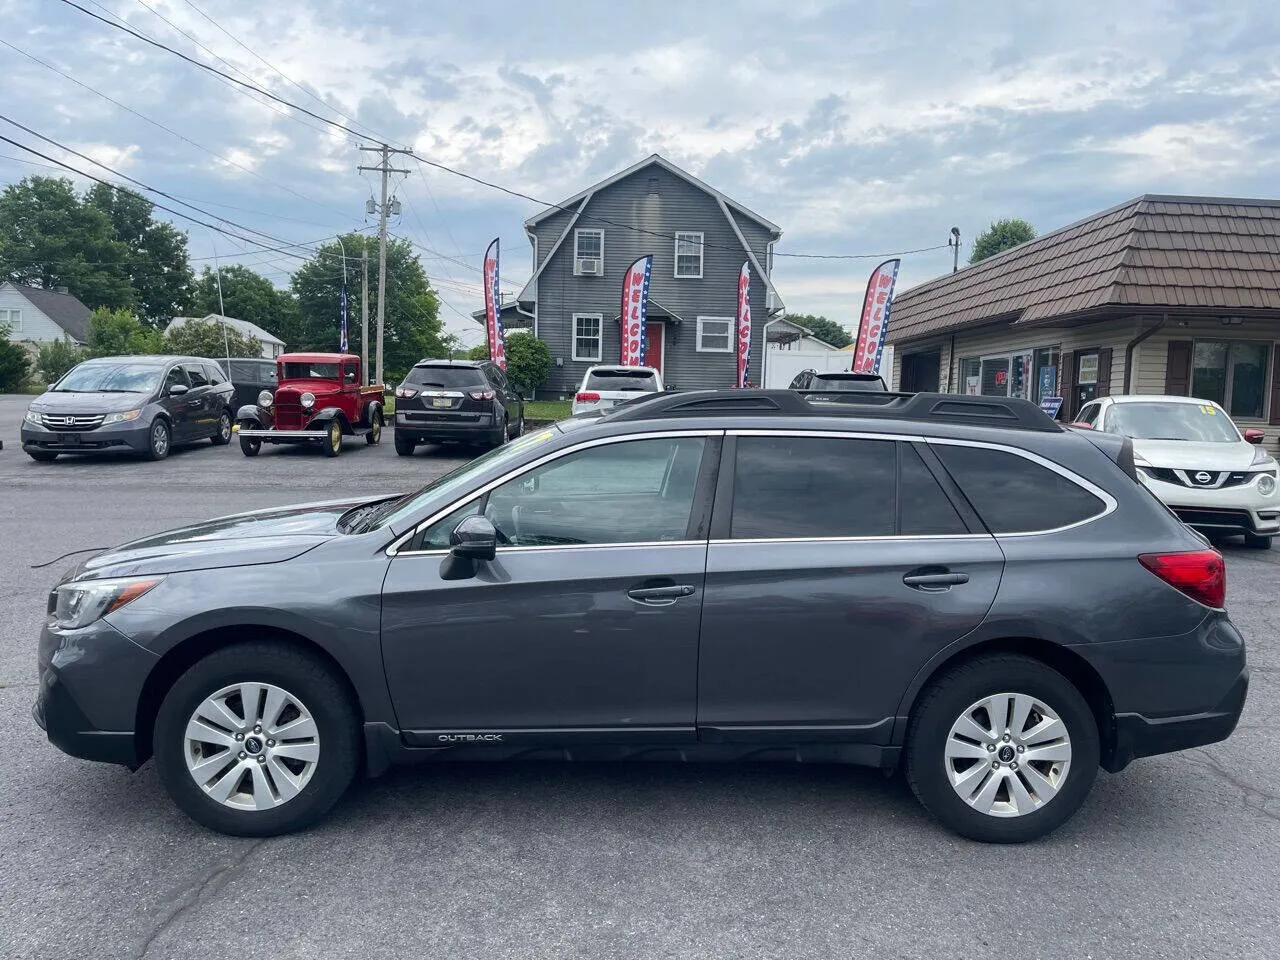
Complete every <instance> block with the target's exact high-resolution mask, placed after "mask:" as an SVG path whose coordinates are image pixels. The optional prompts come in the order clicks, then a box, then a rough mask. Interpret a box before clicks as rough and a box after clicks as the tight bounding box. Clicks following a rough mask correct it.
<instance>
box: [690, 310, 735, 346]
mask: <svg viewBox="0 0 1280 960" xmlns="http://www.w3.org/2000/svg"><path fill="white" fill-rule="evenodd" d="M708 320H710V321H712V322H714V323H726V324H728V340H729V345H728V346H727V347H723V348H721V347H704V346H703V345H702V335H703V325H704V324H705V323H706V322H707V321H708ZM734 322H735V321H734V318H733V317H699V318H698V336H697V339H696V340H695V341H694V350H695V351H696V352H697V353H733V352H735V351H734V345H733V332H734ZM715 336H719V334H715Z"/></svg>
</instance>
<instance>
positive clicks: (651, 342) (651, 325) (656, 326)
mask: <svg viewBox="0 0 1280 960" xmlns="http://www.w3.org/2000/svg"><path fill="white" fill-rule="evenodd" d="M662 326H663V325H662V323H661V322H659V321H656V320H650V321H648V322H647V323H646V324H645V325H644V365H645V366H646V367H653V368H654V369H655V370H657V371H658V372H659V373H661V372H662Z"/></svg>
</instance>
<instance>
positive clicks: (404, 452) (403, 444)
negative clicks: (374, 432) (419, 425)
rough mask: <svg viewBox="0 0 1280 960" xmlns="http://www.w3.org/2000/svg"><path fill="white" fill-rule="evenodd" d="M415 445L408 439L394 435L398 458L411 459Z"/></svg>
mask: <svg viewBox="0 0 1280 960" xmlns="http://www.w3.org/2000/svg"><path fill="white" fill-rule="evenodd" d="M417 445H418V444H417V443H416V442H415V441H414V440H413V439H411V438H410V437H402V436H400V434H398V433H397V434H396V453H398V454H400V456H402V457H412V456H413V449H414V447H416V446H417Z"/></svg>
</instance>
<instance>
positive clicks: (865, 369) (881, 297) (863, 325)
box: [853, 260, 902, 373]
mask: <svg viewBox="0 0 1280 960" xmlns="http://www.w3.org/2000/svg"><path fill="white" fill-rule="evenodd" d="M901 263H902V261H901V260H886V261H885V262H884V263H882V264H880V266H878V267H876V268H875V269H874V270H873V271H871V279H870V280H868V281H867V294H866V296H865V297H863V300H862V320H861V322H860V323H859V324H858V339H857V346H856V347H855V348H854V351H853V372H854V373H879V372H880V356H881V354H882V353H883V352H884V335H885V333H886V331H887V330H888V329H889V308H890V307H891V306H892V305H893V285H894V283H895V282H897V279H898V265H899V264H901Z"/></svg>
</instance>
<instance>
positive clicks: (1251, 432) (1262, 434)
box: [1244, 427, 1267, 443]
mask: <svg viewBox="0 0 1280 960" xmlns="http://www.w3.org/2000/svg"><path fill="white" fill-rule="evenodd" d="M1244 439H1245V443H1262V441H1263V440H1265V439H1267V432H1266V431H1265V430H1259V429H1258V428H1257V427H1250V428H1249V429H1248V430H1246V431H1245V432H1244Z"/></svg>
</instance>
